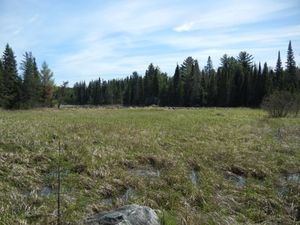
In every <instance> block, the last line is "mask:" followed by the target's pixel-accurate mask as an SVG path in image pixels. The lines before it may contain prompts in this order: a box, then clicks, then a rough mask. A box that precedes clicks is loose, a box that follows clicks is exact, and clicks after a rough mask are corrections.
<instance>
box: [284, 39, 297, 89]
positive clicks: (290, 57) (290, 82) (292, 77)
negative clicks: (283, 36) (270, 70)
mask: <svg viewBox="0 0 300 225" xmlns="http://www.w3.org/2000/svg"><path fill="white" fill-rule="evenodd" d="M286 79H287V81H286V82H287V84H286V86H287V88H288V89H289V90H290V91H294V90H295V89H296V88H297V80H296V62H295V58H294V52H293V49H292V42H291V41H289V46H288V50H287V61H286Z"/></svg>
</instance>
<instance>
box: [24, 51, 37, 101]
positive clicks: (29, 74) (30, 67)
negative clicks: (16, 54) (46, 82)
mask: <svg viewBox="0 0 300 225" xmlns="http://www.w3.org/2000/svg"><path fill="white" fill-rule="evenodd" d="M21 70H22V71H23V86H22V87H23V94H22V97H23V105H24V106H25V107H34V106H36V105H37V104H38V102H40V100H41V80H40V76H39V71H38V69H37V66H36V62H35V58H34V57H33V56H32V53H31V52H29V53H28V52H26V53H25V54H24V59H23V61H22V63H21Z"/></svg>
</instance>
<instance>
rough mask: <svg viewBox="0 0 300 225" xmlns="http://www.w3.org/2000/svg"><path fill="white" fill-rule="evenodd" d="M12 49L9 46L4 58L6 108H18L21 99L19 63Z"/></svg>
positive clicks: (3, 97)
mask: <svg viewBox="0 0 300 225" xmlns="http://www.w3.org/2000/svg"><path fill="white" fill-rule="evenodd" d="M15 58H16V57H15V55H14V52H13V50H12V49H11V47H10V46H9V45H8V44H7V45H6V47H5V50H4V53H3V58H2V64H3V65H2V67H3V71H2V72H3V74H2V85H3V86H2V104H3V106H4V107H5V108H9V109H11V108H18V107H19V104H20V97H21V79H20V77H19V76H18V71H17V62H16V59H15Z"/></svg>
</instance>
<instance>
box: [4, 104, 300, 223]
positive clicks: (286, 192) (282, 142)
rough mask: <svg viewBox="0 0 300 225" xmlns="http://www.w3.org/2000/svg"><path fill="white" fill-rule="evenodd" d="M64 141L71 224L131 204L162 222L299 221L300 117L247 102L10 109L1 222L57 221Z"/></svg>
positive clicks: (65, 210) (66, 216)
mask: <svg viewBox="0 0 300 225" xmlns="http://www.w3.org/2000/svg"><path fill="white" fill-rule="evenodd" d="M59 142H60V143H61V145H62V148H63V151H62V156H61V159H60V161H61V164H62V167H63V174H62V191H63V196H62V220H63V221H64V224H82V223H83V220H84V218H86V217H87V216H88V215H90V214H92V213H96V212H99V211H102V210H109V209H112V208H115V207H118V206H120V205H124V204H129V203H137V204H141V205H147V206H150V207H152V208H154V209H158V210H160V211H161V212H163V215H165V216H164V218H165V219H164V218H162V221H163V220H165V221H163V222H162V224H175V223H177V224H190V225H193V224H195V225H196V224H254V223H262V224H297V223H298V224H300V222H299V221H296V218H297V207H298V208H299V210H300V183H299V180H298V181H286V180H285V179H284V176H285V175H287V174H289V173H299V172H300V118H291V117H290V118H281V119H272V118H268V116H267V114H266V113H264V112H263V111H261V110H253V109H241V108H236V109H231V108H228V109H221V108H208V109H207V108H203V109H175V110H173V109H168V108H124V109H64V110H55V109H47V110H28V111H3V110H2V111H0V224H55V219H56V217H55V216H56V196H55V194H53V193H52V194H48V195H45V194H41V190H45V188H48V189H49V190H52V191H53V190H55V187H56V168H57V162H58V145H59ZM192 169H194V170H195V171H196V174H197V178H198V180H197V184H196V185H193V183H192V181H191V178H190V177H191V171H192ZM143 170H145V171H147V170H149V171H150V172H152V173H154V174H155V172H153V171H159V176H154V175H153V176H152V175H151V174H150V175H149V176H148V175H144V174H142V175H141V174H139V173H140V171H143ZM228 174H229V175H228ZM231 175H233V177H234V179H237V178H236V177H237V176H238V175H241V177H242V178H245V184H244V185H243V184H242V185H239V184H238V183H236V181H235V180H234V179H228V176H231ZM226 178H227V179H226ZM51 188H52V189H51ZM129 188H130V190H131V191H130V194H127V197H124V196H125V195H124V193H125V192H126V190H128V189H129ZM298 213H300V212H298Z"/></svg>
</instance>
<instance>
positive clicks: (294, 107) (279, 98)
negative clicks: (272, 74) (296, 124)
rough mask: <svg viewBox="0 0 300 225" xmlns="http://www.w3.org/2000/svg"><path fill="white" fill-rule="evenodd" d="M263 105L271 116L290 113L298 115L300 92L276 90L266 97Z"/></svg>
mask: <svg viewBox="0 0 300 225" xmlns="http://www.w3.org/2000/svg"><path fill="white" fill-rule="evenodd" d="M261 106H262V108H263V109H264V110H266V111H267V112H268V113H269V115H270V116H271V117H286V116H287V115H288V114H294V115H295V116H297V115H298V113H299V111H300V94H299V93H291V92H288V91H275V92H273V93H272V94H271V95H269V96H267V97H265V98H264V100H263V102H262V105H261Z"/></svg>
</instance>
